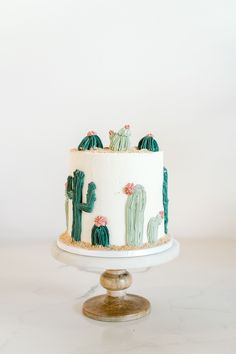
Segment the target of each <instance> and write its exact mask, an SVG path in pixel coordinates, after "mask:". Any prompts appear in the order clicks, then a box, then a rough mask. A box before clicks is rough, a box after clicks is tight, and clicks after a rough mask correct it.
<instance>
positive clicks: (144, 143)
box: [138, 134, 159, 151]
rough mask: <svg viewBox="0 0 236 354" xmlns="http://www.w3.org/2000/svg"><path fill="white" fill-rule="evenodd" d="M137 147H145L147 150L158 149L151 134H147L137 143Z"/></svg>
mask: <svg viewBox="0 0 236 354" xmlns="http://www.w3.org/2000/svg"><path fill="white" fill-rule="evenodd" d="M138 149H139V150H142V149H146V150H149V151H159V146H158V144H157V141H156V140H155V139H154V138H153V135H152V134H147V135H146V136H144V137H143V138H142V139H141V140H140V141H139V143H138Z"/></svg>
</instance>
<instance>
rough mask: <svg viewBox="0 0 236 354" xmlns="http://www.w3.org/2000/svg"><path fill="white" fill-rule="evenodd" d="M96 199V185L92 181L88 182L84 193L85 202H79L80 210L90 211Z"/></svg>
mask: <svg viewBox="0 0 236 354" xmlns="http://www.w3.org/2000/svg"><path fill="white" fill-rule="evenodd" d="M95 201H96V185H95V183H94V182H90V183H89V184H88V191H87V194H86V203H81V204H80V205H79V208H80V210H82V211H85V212H86V213H91V212H92V211H93V208H94V203H95Z"/></svg>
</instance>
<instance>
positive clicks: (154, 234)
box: [147, 213, 163, 243]
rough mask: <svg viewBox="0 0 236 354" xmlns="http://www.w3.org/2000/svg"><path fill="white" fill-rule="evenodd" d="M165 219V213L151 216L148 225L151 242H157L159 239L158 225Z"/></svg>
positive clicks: (148, 235)
mask: <svg viewBox="0 0 236 354" xmlns="http://www.w3.org/2000/svg"><path fill="white" fill-rule="evenodd" d="M162 220H163V214H162V213H159V214H157V216H155V217H153V218H151V219H150V220H149V222H148V226H147V238H148V242H149V243H156V242H157V240H158V227H159V225H161V223H162Z"/></svg>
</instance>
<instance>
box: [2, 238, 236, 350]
mask: <svg viewBox="0 0 236 354" xmlns="http://www.w3.org/2000/svg"><path fill="white" fill-rule="evenodd" d="M180 244H181V253H180V256H179V257H177V258H176V259H175V260H174V261H173V262H169V263H166V264H163V265H162V266H158V267H153V268H145V267H144V268H143V269H139V272H134V273H132V275H133V284H132V286H131V287H130V289H129V291H130V292H131V293H134V294H139V295H143V296H145V297H146V298H148V299H149V300H150V302H151V304H152V310H151V313H150V315H148V316H147V317H145V318H142V319H140V320H135V321H130V322H123V323H103V322H99V321H93V320H91V319H88V318H86V317H84V316H83V315H82V314H81V306H82V303H83V302H84V301H85V300H86V299H88V298H89V297H91V296H94V295H98V294H101V293H104V289H103V288H102V287H101V286H100V285H99V274H96V273H90V272H85V271H82V270H78V269H77V268H75V267H74V266H73V267H72V266H66V265H64V264H62V263H59V262H58V261H56V260H55V259H54V258H53V257H52V255H51V245H52V239H51V240H49V241H48V242H44V241H39V242H36V241H31V242H29V241H25V242H23V241H22V240H19V241H16V242H15V243H13V244H12V243H10V241H9V242H8V244H1V247H0V279H1V281H0V353H1V354H28V353H32V354H54V353H56V354H113V353H114V354H121V353H122V354H144V353H145V354H157V353H161V354H222V353H224V354H235V352H236V301H235V299H236V272H235V269H236V256H235V254H236V241H233V240H222V241H221V240H218V239H212V240H207V239H206V240H203V239H197V240H193V239H190V240H180Z"/></svg>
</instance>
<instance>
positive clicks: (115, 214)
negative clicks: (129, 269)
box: [68, 149, 164, 246]
mask: <svg viewBox="0 0 236 354" xmlns="http://www.w3.org/2000/svg"><path fill="white" fill-rule="evenodd" d="M75 170H80V171H82V172H84V186H83V191H82V198H83V202H85V201H86V194H87V188H88V183H90V182H93V183H95V185H96V201H95V203H94V208H93V210H92V212H85V211H82V217H81V241H85V242H91V230H92V228H93V226H94V220H95V218H96V217H97V216H104V217H105V218H106V219H107V228H108V229H109V237H110V244H111V245H117V246H121V245H125V244H126V223H127V220H126V207H127V198H129V195H127V194H126V193H125V192H124V187H125V186H126V185H127V184H128V183H130V184H132V183H133V184H134V185H135V186H136V185H141V186H142V187H143V189H144V191H145V195H146V205H145V209H144V213H143V218H144V222H143V243H145V242H148V239H147V228H148V223H149V221H150V219H151V218H154V217H156V216H157V215H158V214H159V212H161V211H163V194H162V193H163V152H160V151H158V152H150V151H146V150H145V151H144V150H135V151H132V152H130V151H129V152H113V151H110V150H109V149H101V150H87V151H78V150H75V149H73V150H71V151H70V171H69V174H71V175H73V172H74V171H75ZM72 219H73V217H72V201H71V200H70V201H69V218H68V220H69V229H68V232H69V233H71V229H72V222H73V220H72ZM162 236H164V222H162V223H161V224H160V226H159V228H158V238H161V237H162Z"/></svg>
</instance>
